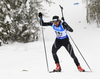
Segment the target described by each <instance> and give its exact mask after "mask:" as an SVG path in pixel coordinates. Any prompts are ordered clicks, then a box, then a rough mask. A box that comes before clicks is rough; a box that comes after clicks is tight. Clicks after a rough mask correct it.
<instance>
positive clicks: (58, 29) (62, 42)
mask: <svg viewBox="0 0 100 79" xmlns="http://www.w3.org/2000/svg"><path fill="white" fill-rule="evenodd" d="M39 18H40V25H41V26H52V28H53V29H54V31H55V33H56V39H55V42H54V44H53V46H52V55H53V59H54V61H55V64H56V68H55V69H54V70H53V72H61V66H60V63H59V58H58V56H57V51H58V50H59V49H60V48H61V46H64V47H65V48H66V50H67V51H68V52H69V54H70V56H71V57H72V58H73V60H74V63H75V64H76V66H77V68H78V70H79V71H80V72H84V71H85V70H84V69H82V68H81V66H80V63H79V61H78V59H77V57H76V56H75V54H74V51H73V47H72V45H71V44H70V41H69V38H68V35H67V32H66V31H70V32H73V29H72V28H71V27H70V26H69V25H68V24H67V23H66V22H65V21H63V22H61V20H60V19H59V16H53V18H52V21H51V22H44V21H43V18H42V13H41V12H40V13H39Z"/></svg>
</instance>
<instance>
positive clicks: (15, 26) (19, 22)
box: [0, 0, 52, 43]
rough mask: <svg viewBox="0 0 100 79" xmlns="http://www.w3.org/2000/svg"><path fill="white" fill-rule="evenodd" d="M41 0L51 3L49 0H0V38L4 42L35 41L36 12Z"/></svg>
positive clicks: (40, 6)
mask: <svg viewBox="0 0 100 79" xmlns="http://www.w3.org/2000/svg"><path fill="white" fill-rule="evenodd" d="M43 1H45V2H47V3H52V2H51V0H50V1H49V0H0V2H1V3H0V39H1V40H2V41H4V43H5V42H6V43H7V42H8V41H12V42H14V41H18V42H32V41H37V40H38V39H39V27H38V25H37V22H38V12H39V10H41V9H42V4H41V2H43ZM3 32H5V33H3Z"/></svg>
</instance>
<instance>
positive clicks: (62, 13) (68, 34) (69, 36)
mask: <svg viewBox="0 0 100 79" xmlns="http://www.w3.org/2000/svg"><path fill="white" fill-rule="evenodd" d="M59 6H60V8H61V13H62V17H63V18H64V15H63V7H62V6H61V5H59ZM68 35H69V37H70V38H71V40H72V42H73V43H74V45H75V47H76V48H77V50H78V52H79V53H80V55H81V56H82V58H83V60H84V61H85V63H86V65H87V66H88V68H89V69H90V71H91V72H92V70H91V68H90V66H89V65H88V63H87V61H86V60H85V58H84V56H83V55H82V53H81V52H80V50H79V48H78V46H77V45H76V44H75V42H74V40H73V39H72V37H71V36H70V34H69V33H68Z"/></svg>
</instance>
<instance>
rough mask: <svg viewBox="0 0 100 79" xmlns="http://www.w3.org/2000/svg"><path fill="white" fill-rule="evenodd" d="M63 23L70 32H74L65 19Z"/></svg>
mask: <svg viewBox="0 0 100 79" xmlns="http://www.w3.org/2000/svg"><path fill="white" fill-rule="evenodd" d="M62 25H63V27H64V29H66V30H68V31H70V32H73V29H72V28H71V27H70V26H69V25H68V24H67V23H66V22H65V21H64V22H63V23H62Z"/></svg>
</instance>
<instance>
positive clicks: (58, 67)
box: [52, 39, 61, 72]
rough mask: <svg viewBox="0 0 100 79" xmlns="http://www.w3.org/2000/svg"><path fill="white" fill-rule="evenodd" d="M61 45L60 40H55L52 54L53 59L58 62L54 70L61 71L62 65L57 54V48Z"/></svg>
mask: <svg viewBox="0 0 100 79" xmlns="http://www.w3.org/2000/svg"><path fill="white" fill-rule="evenodd" d="M60 47H61V45H60V44H59V42H57V39H56V41H55V43H54V44H53V46H52V55H53V59H54V61H55V64H56V68H55V69H54V70H53V72H61V67H60V63H59V58H58V56H57V50H58V49H59V48H60Z"/></svg>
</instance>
